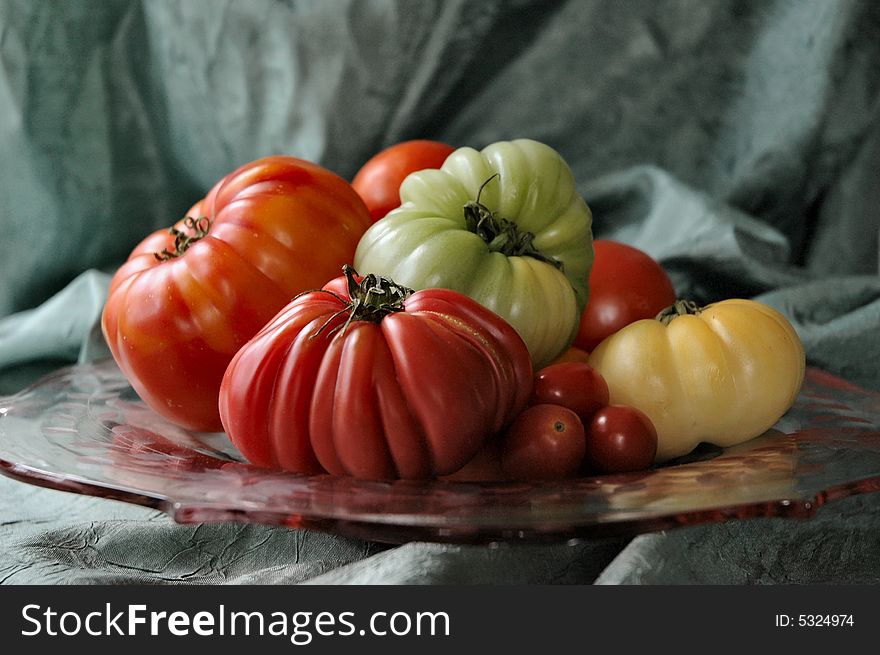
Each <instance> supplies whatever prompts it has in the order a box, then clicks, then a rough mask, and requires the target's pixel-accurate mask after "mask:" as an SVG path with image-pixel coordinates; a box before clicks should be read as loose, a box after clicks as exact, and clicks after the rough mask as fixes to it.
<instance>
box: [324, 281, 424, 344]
mask: <svg viewBox="0 0 880 655" xmlns="http://www.w3.org/2000/svg"><path fill="white" fill-rule="evenodd" d="M342 272H343V273H344V274H345V277H346V279H347V280H348V295H349V298H350V300H349V301H348V303H347V304H346V306H345V307H343V308H342V309H340V310H339V311H338V312H336V313H335V314H333V316H331V317H330V318H329V319H327V321H326V322H325V323H324V325H322V326H321V327H319V328H318V329H317V330H316V331H315V332H314V333H313V334H312V335H311V336H310V337H309V338H311V339H314V338H315V337H317V336H318V335H320V334H321V333H322V332H323V331H324V330H325V329H326V328H327V326H328V325H330V323H332V322H333V320H334V319H335V318H337V317H338V316H341V315H342V314H345V313H346V312H348V318H347V319H346V320H345V323H343V324H342V325H337V326H336V327H335V328H333V329H332V330H330V332H329V334H331V335H332V334H334V333H335V332H337V331H339V330H342V333H343V334H344V333H345V331H346V330H347V329H348V326H349V325H350V324H351V323H352V321H372V322H373V323H380V322H381V321H382V319H383V318H385V317H386V316H388V315H389V314H393V313H394V312H402V311H404V309H405V307H404V301H406V299H407V298H409V297H410V296H411V295H412V294H413V290H412V289H410V288H408V287H404V286H401V285H399V284H397V283H396V282H394V281H393V280H390V279H389V278H387V277H382V276H380V275H375V274H374V273H370V274H369V275H365V276H364V277H363V279H361V280H360V281H358V279H357V278H358V277H359V276H358V273H357V271H356V270H354V268H352V267H351V266H349V265H348V264H345V265H344V266H343V267H342ZM327 293H330V294H331V295H333V296H336V297H337V298H339V296H337V295H336V294H335V293H332V292H330V291H328V292H327ZM340 300H341V298H340Z"/></svg>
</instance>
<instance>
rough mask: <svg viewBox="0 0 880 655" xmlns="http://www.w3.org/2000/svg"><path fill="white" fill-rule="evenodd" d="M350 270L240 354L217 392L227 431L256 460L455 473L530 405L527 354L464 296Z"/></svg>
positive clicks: (412, 475) (364, 472) (403, 474)
mask: <svg viewBox="0 0 880 655" xmlns="http://www.w3.org/2000/svg"><path fill="white" fill-rule="evenodd" d="M344 270H345V275H344V276H341V277H338V278H336V279H334V280H332V281H331V282H329V283H328V284H326V285H325V286H324V288H323V289H322V290H316V291H312V292H309V293H306V294H303V295H301V296H299V297H298V298H296V299H294V300H293V302H291V303H290V304H289V305H288V306H287V307H285V308H284V309H283V310H282V311H281V312H280V313H279V314H278V315H277V316H276V317H275V318H274V319H272V321H270V322H269V323H268V324H267V325H266V327H265V328H263V329H262V330H261V331H260V332H259V334H257V336H255V337H254V338H253V339H252V340H251V341H250V342H249V343H248V344H247V345H245V346H244V347H243V348H242V349H241V350H240V351H239V352H238V354H236V356H235V357H234V358H233V360H232V362H231V363H230V365H229V368H228V370H227V371H226V375H225V377H224V378H223V385H222V386H221V389H220V416H221V417H222V419H223V426H224V427H225V429H226V432H227V434H228V435H229V437H230V438H231V439H232V442H233V443H234V444H235V445H236V446H237V447H238V449H239V450H240V451H241V453H242V454H243V455H244V456H245V457H246V458H247V459H248V460H249V461H250V462H251V463H252V464H256V465H258V466H265V467H272V468H281V469H285V470H289V471H295V472H298V473H320V472H323V471H326V472H328V473H331V474H333V475H348V476H353V477H357V478H363V479H374V480H379V479H394V478H407V479H418V478H428V477H431V476H438V475H447V474H450V473H453V472H455V471H457V470H458V469H460V468H461V467H463V466H464V465H465V464H466V463H467V462H468V461H470V460H471V459H472V458H473V457H474V455H475V454H476V453H477V451H478V450H479V449H480V447H481V446H482V445H483V443H484V442H485V441H486V439H487V438H488V437H490V436H491V435H492V434H495V433H497V432H499V431H500V430H501V429H502V428H504V427H505V426H506V425H507V423H509V422H510V421H511V420H512V419H513V418H514V417H515V416H516V415H517V414H518V413H519V412H520V411H521V410H522V409H523V407H524V406H525V404H526V401H527V400H528V397H529V394H530V393H531V387H532V365H531V358H530V356H529V353H528V349H527V348H526V346H525V344H524V343H523V341H522V339H521V338H520V337H519V335H518V334H517V333H516V331H515V330H514V329H513V327H511V326H510V325H509V324H508V323H507V322H506V321H504V320H503V319H501V318H500V317H499V316H498V315H496V314H494V313H493V312H491V311H489V310H488V309H486V308H485V307H483V306H482V305H480V304H478V303H477V302H476V301H474V300H471V299H470V298H468V297H467V296H464V295H463V294H460V293H458V292H455V291H451V290H448V289H425V290H422V291H418V292H412V291H411V290H410V289H406V288H404V287H401V286H399V285H396V284H395V283H394V282H392V281H391V280H388V279H387V278H382V277H378V276H376V275H366V276H364V277H360V276H358V275H357V274H356V273H355V272H354V271H353V269H351V268H350V267H348V266H346V267H345V269H344Z"/></svg>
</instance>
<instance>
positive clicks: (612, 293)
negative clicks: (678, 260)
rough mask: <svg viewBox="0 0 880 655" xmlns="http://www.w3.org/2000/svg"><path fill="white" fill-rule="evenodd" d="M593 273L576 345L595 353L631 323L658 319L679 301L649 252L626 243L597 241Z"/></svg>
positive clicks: (663, 271)
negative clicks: (606, 341) (607, 338)
mask: <svg viewBox="0 0 880 655" xmlns="http://www.w3.org/2000/svg"><path fill="white" fill-rule="evenodd" d="M593 249H594V251H595V258H594V260H593V268H592V270H591V271H590V302H589V303H588V305H587V307H586V309H584V312H583V314H582V315H581V322H580V326H579V327H578V334H577V337H576V338H575V340H574V345H575V346H577V347H578V348H581V349H583V350H586V351H588V352H591V351H592V350H593V349H594V348H595V347H596V346H597V345H599V343H601V342H602V340H603V339H605V338H606V337H608V336H609V335H611V334H613V333H615V332H617V331H618V330H620V329H621V328H623V327H624V326H626V325H629V324H630V323H633V322H635V321H638V320H639V319H643V318H654V317H655V316H656V315H657V314H658V313H659V312H660V311H661V310H663V309H665V308H666V307H668V306H670V305H671V304H672V303H674V302H675V288H674V287H673V286H672V280H670V279H669V275H668V274H667V273H666V271H665V270H663V267H662V266H660V264H658V263H657V262H656V261H655V260H654V259H652V258H651V256H650V255H648V254H647V253H645V252H643V251H641V250H639V249H638V248H634V247H632V246H629V245H627V244H625V243H618V242H616V241H608V240H605V239H596V240H595V241H594V242H593Z"/></svg>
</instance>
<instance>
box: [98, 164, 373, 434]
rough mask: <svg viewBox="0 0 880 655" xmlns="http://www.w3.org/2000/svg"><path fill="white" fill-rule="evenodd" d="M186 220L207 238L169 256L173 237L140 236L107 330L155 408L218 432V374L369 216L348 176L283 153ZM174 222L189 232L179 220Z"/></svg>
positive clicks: (116, 283)
mask: <svg viewBox="0 0 880 655" xmlns="http://www.w3.org/2000/svg"><path fill="white" fill-rule="evenodd" d="M189 216H191V217H193V218H199V217H203V218H204V219H205V220H203V221H202V224H203V225H204V226H206V227H208V230H207V232H208V234H207V236H204V237H203V238H201V239H199V240H197V241H195V242H194V243H192V244H191V245H190V247H189V248H188V249H187V250H186V251H185V252H183V254H181V255H180V256H179V257H170V258H168V259H166V260H164V261H160V259H158V258H157V257H156V254H157V253H161V252H162V251H163V250H169V251H174V250H175V246H174V237H173V236H172V235H170V234H169V232H168V230H159V231H157V232H155V233H153V234H151V235H150V236H148V237H147V238H145V239H144V240H143V241H142V242H141V243H140V244H139V245H138V246H137V247H135V248H134V250H133V251H132V253H131V255H130V256H129V258H128V261H126V262H125V263H124V264H123V265H122V266H121V267H120V268H119V270H118V271H117V272H116V274H115V275H114V277H113V279H112V281H111V284H110V289H109V293H108V297H107V302H106V305H105V308H104V312H103V316H102V327H103V331H104V335H105V337H106V340H107V343H108V344H109V346H110V350H111V352H112V353H113V356H114V358H115V359H116V362H117V363H118V364H119V367H120V368H121V369H122V371H123V373H124V374H125V376H126V378H127V379H128V380H129V382H130V383H131V384H132V386H133V387H134V389H135V391H137V393H138V395H140V397H141V398H142V399H143V400H144V401H145V402H146V403H147V404H148V405H149V406H150V407H151V408H152V409H154V410H155V411H157V412H158V413H159V414H162V415H163V416H165V417H166V418H168V419H169V420H171V421H173V422H174V423H177V424H178V425H181V426H183V427H186V428H189V429H193V430H202V431H219V430H221V429H222V425H221V422H220V415H219V412H218V409H217V399H218V393H219V389H220V381H221V379H222V378H223V374H224V372H225V370H226V366H227V365H228V364H229V361H230V360H231V359H232V356H233V355H234V354H235V353H236V351H237V350H238V349H239V348H240V347H241V346H242V345H243V344H244V343H246V342H247V341H248V339H250V338H251V337H252V336H253V335H254V334H255V333H256V332H257V331H258V330H259V329H260V328H261V327H262V326H263V325H264V324H265V322H266V321H268V320H269V319H270V318H272V316H274V315H275V314H276V313H277V312H278V310H280V309H281V308H282V307H283V306H284V305H285V304H286V303H287V302H288V301H289V300H290V299H291V298H292V297H293V296H294V295H296V294H297V293H300V292H302V291H305V290H307V289H311V288H317V287H320V285H321V284H323V283H324V282H325V281H326V280H327V279H329V278H330V277H332V276H334V275H337V274H338V272H339V270H340V268H341V267H342V265H343V264H344V263H346V262H348V261H351V258H352V256H353V254H354V251H355V248H356V246H357V242H358V239H359V238H360V236H361V234H363V232H364V231H365V230H366V228H367V227H368V226H369V224H370V218H369V214H368V212H367V209H366V207H365V206H364V204H363V201H362V200H361V199H360V197H359V196H358V195H357V194H356V193H355V192H354V190H353V189H352V188H351V186H350V185H349V184H348V183H347V182H346V181H345V180H343V179H342V178H340V177H338V176H337V175H335V174H333V173H331V172H330V171H328V170H326V169H324V168H322V167H320V166H318V165H316V164H312V163H310V162H306V161H303V160H300V159H295V158H293V157H281V156H278V157H267V158H265V159H260V160H257V161H255V162H251V163H250V164H247V165H245V166H242V167H241V168H239V169H238V170H236V171H234V172H233V173H231V174H230V175H228V176H226V177H225V178H223V179H222V180H220V181H219V182H218V183H217V184H216V185H215V186H214V188H213V189H211V191H210V192H209V193H208V195H207V196H206V197H205V199H204V200H202V201H200V202H199V203H197V204H196V205H195V206H194V207H193V208H192V209H191V210H190V213H189ZM175 227H176V228H177V229H179V230H182V231H183V232H186V233H189V234H192V230H191V228H188V227H187V226H185V225H184V223H183V221H181V222H179V223H178V224H177V225H176V226H175ZM331 235H332V238H330V237H331Z"/></svg>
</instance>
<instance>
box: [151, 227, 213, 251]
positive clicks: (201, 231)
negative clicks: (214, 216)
mask: <svg viewBox="0 0 880 655" xmlns="http://www.w3.org/2000/svg"><path fill="white" fill-rule="evenodd" d="M183 226H184V227H185V228H187V229H188V230H190V232H184V231H183V230H178V229H177V228H176V227H174V226H171V228H169V230H168V232H169V233H170V234H172V235H173V236H174V244H173V245H172V246H171V250H169V249H168V248H163V249H162V252H154V253H153V256H154V257H155V258H156V259H158V260H159V261H160V262H164V261H168V260H169V259H173V258H175V257H180V256H181V255H182V254H183V253H185V252H186V251H187V250H188V249H189V247H190V246H191V245H192V244H194V243H195V242H196V241H198V240H199V239H202V238H204V237H206V236H208V232H210V231H211V219H210V218H208V217H207V216H200V217H199V218H193V217H192V216H187V217H185V218H184V219H183Z"/></svg>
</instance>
